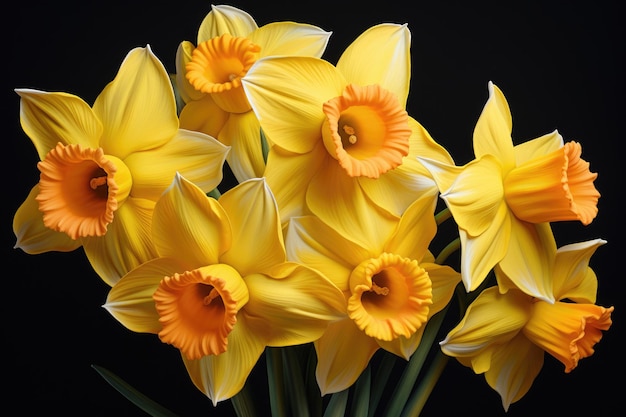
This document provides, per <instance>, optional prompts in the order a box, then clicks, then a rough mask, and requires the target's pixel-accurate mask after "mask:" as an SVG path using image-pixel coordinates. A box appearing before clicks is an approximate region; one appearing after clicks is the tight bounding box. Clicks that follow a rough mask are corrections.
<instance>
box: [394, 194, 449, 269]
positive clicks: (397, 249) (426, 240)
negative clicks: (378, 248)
mask: <svg viewBox="0 0 626 417" xmlns="http://www.w3.org/2000/svg"><path fill="white" fill-rule="evenodd" d="M436 205H437V194H434V193H433V194H431V195H422V196H421V197H419V198H418V199H417V200H415V202H413V204H411V205H410V206H409V207H408V208H407V209H406V211H405V212H404V214H403V215H402V217H401V218H400V222H399V223H398V226H397V228H396V230H395V231H394V233H393V235H392V236H391V237H390V238H389V239H388V240H387V242H386V244H385V247H384V250H385V251H386V252H390V253H396V254H398V255H401V256H404V257H407V258H412V259H416V260H418V261H421V259H422V257H423V256H424V254H425V253H426V251H427V250H428V246H429V245H430V242H431V240H432V239H433V238H434V237H435V233H437V224H436V223H435V215H434V212H435V207H436ZM416 230H419V233H416V232H415V231H416Z"/></svg>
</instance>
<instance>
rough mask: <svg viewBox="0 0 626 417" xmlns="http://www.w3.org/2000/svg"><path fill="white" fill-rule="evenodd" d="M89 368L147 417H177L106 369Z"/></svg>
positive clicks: (99, 367) (95, 366)
mask: <svg viewBox="0 0 626 417" xmlns="http://www.w3.org/2000/svg"><path fill="white" fill-rule="evenodd" d="M91 367H92V368H93V369H95V370H96V371H97V372H98V373H99V374H100V376H102V378H104V380H105V381H107V382H108V383H109V384H110V385H111V386H112V387H113V388H115V389H116V390H117V391H118V392H119V393H120V394H122V395H123V396H124V397H126V399H128V400H129V401H130V402H132V403H133V404H135V405H136V406H137V407H139V408H141V409H142V410H143V411H145V412H146V413H148V414H149V415H151V416H153V417H177V416H176V414H174V413H173V412H171V411H170V410H168V409H167V408H165V407H163V406H162V405H161V404H158V403H156V402H154V401H153V400H151V399H150V398H148V397H146V396H145V395H144V394H142V393H141V392H139V391H137V390H136V389H135V388H133V387H132V386H131V385H129V384H128V383H127V382H126V381H124V380H123V379H121V378H120V377H119V376H117V375H115V374H114V373H113V372H111V371H109V370H108V369H105V368H103V367H101V366H98V365H91Z"/></svg>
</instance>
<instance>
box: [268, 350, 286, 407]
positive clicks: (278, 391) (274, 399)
mask: <svg viewBox="0 0 626 417" xmlns="http://www.w3.org/2000/svg"><path fill="white" fill-rule="evenodd" d="M265 360H266V363H267V383H268V388H269V395H270V408H271V410H272V416H273V417H288V413H287V410H286V408H285V404H286V402H285V381H284V379H283V358H282V355H281V353H280V348H275V347H268V348H266V349H265Z"/></svg>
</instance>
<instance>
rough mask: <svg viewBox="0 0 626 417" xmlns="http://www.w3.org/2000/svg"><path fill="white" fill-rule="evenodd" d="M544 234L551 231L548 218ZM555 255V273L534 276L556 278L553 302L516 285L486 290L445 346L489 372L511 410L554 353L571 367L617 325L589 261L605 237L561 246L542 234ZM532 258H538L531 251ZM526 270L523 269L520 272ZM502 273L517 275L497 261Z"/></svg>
mask: <svg viewBox="0 0 626 417" xmlns="http://www.w3.org/2000/svg"><path fill="white" fill-rule="evenodd" d="M541 229H542V230H541V232H540V233H541V234H543V235H547V234H549V233H550V231H549V227H548V226H547V225H543V226H542V227H541ZM544 241H545V242H546V244H545V245H543V248H544V249H545V251H546V252H547V253H548V254H549V257H550V259H551V264H550V266H551V270H550V271H549V274H550V275H551V276H550V277H545V276H541V277H536V278H537V279H538V280H544V281H546V282H549V283H551V284H552V288H553V295H554V299H555V300H557V301H556V302H554V303H548V302H545V301H542V300H539V299H537V298H535V297H532V296H530V295H528V294H525V293H524V292H522V291H520V290H517V289H513V288H512V289H510V290H509V291H507V292H506V293H504V294H503V293H501V292H500V291H499V289H498V288H497V287H491V288H488V289H486V290H484V291H483V292H482V293H481V294H480V295H479V296H478V297H477V298H476V300H474V302H473V303H472V304H471V305H470V306H469V307H468V309H467V311H466V313H465V316H464V317H463V319H462V320H461V322H460V323H459V324H458V325H457V326H456V327H455V328H454V329H452V330H451V331H450V332H449V333H448V335H447V336H446V338H445V340H443V341H442V342H441V343H440V345H441V348H442V350H443V352H444V353H445V354H446V355H449V356H453V357H456V358H457V359H458V361H459V362H460V363H462V364H463V365H465V366H468V367H471V368H472V369H473V370H474V372H476V373H477V374H482V373H484V374H485V379H486V380H487V383H488V384H489V386H491V387H492V388H493V389H494V390H496V391H497V392H498V394H500V396H501V398H502V405H503V407H504V409H505V410H508V408H509V406H510V404H511V403H514V402H516V401H518V400H519V399H521V398H522V397H523V396H524V395H525V394H526V393H527V392H528V390H529V389H530V387H531V385H532V383H533V381H534V380H535V378H536V377H537V375H538V374H539V372H540V370H541V368H542V367H543V363H544V352H547V353H549V354H550V355H552V356H553V357H555V358H556V359H558V360H559V361H560V362H562V363H563V365H564V366H565V372H570V371H571V370H573V369H574V368H576V367H577V366H578V363H579V361H580V360H581V359H583V358H586V357H588V356H590V355H592V354H593V352H594V350H593V347H594V345H595V344H596V343H598V342H599V341H600V339H601V338H602V331H605V330H608V329H609V327H610V326H611V324H612V322H611V313H612V312H613V309H614V308H613V307H610V308H605V307H601V306H598V305H595V302H596V291H597V286H598V281H597V278H596V275H595V273H594V272H593V270H592V269H591V268H590V267H589V259H590V258H591V256H592V255H593V253H594V252H595V250H596V249H597V248H598V247H599V246H601V245H603V244H604V243H606V242H605V241H604V240H602V239H596V240H591V241H587V242H581V243H576V244H570V245H566V246H563V247H561V248H559V249H558V250H556V247H555V246H554V247H553V246H552V245H553V241H552V242H550V239H549V238H546V239H544ZM526 260H527V262H529V263H534V262H537V261H538V259H535V258H534V257H532V256H530V257H528V258H527V259H526ZM520 272H521V271H520ZM496 275H497V276H498V278H499V279H500V280H503V281H513V280H514V277H512V276H510V275H508V274H505V273H504V271H503V270H502V268H498V267H496Z"/></svg>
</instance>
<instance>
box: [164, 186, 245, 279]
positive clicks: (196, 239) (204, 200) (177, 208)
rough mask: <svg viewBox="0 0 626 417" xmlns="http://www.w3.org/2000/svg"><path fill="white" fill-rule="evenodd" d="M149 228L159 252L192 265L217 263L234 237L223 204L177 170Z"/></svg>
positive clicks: (197, 266) (199, 265)
mask: <svg viewBox="0 0 626 417" xmlns="http://www.w3.org/2000/svg"><path fill="white" fill-rule="evenodd" d="M152 231H153V238H154V244H155V246H156V247H157V249H158V252H159V255H161V256H172V257H176V258H178V259H180V260H181V261H183V262H184V263H185V264H187V265H190V266H191V267H193V268H199V267H201V266H205V265H212V264H216V263H219V257H220V256H221V255H222V254H223V253H224V252H225V251H226V250H228V248H230V246H231V242H232V239H233V237H232V232H231V228H230V224H229V221H228V215H227V214H226V212H225V211H224V209H223V208H222V206H221V205H220V204H219V203H218V202H217V201H216V200H215V199H213V198H210V197H207V196H206V194H205V193H204V192H203V191H202V190H201V189H200V188H198V187H197V186H196V185H194V184H193V183H191V182H189V181H187V180H186V179H185V178H183V177H182V176H181V175H179V174H176V177H175V179H174V181H173V182H172V185H171V186H170V187H169V188H168V189H167V190H166V191H165V192H164V193H163V196H161V198H160V199H159V201H158V202H157V204H156V206H155V208H154V219H153V226H152Z"/></svg>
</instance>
